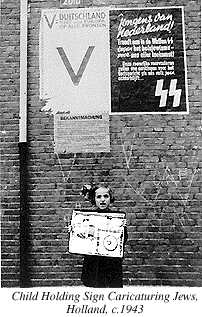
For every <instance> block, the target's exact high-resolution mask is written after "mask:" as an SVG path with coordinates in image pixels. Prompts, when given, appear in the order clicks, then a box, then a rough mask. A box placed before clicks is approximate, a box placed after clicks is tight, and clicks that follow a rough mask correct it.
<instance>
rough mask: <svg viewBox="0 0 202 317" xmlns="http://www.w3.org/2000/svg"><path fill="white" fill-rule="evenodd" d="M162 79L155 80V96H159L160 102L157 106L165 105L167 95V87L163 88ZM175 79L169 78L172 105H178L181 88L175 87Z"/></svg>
mask: <svg viewBox="0 0 202 317" xmlns="http://www.w3.org/2000/svg"><path fill="white" fill-rule="evenodd" d="M163 81H164V79H159V80H157V83H156V90H155V96H157V97H158V96H160V97H161V99H160V104H159V107H165V106H166V102H167V96H168V89H163ZM176 86H177V79H171V81H170V89H169V96H174V98H173V107H179V105H180V97H181V93H182V89H176Z"/></svg>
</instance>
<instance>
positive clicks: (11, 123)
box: [1, 0, 202, 287]
mask: <svg viewBox="0 0 202 317" xmlns="http://www.w3.org/2000/svg"><path fill="white" fill-rule="evenodd" d="M85 4H86V6H91V5H98V6H100V5H109V4H111V5H114V6H115V7H116V6H117V7H120V6H123V7H151V6H154V7H155V6H159V7H160V6H184V11H185V39H186V57H187V68H188V69H187V71H188V96H189V107H190V113H189V114H188V115H179V114H166V115H161V114H158V115H152V114H151V115H137V114H134V115H119V116H117V115H113V116H110V140H111V152H110V153H101V154H99V153H95V154H84V153H82V154H80V153H77V154H75V155H74V154H60V155H56V154H54V150H53V116H52V115H50V114H48V113H45V112H42V111H41V109H42V107H43V106H44V102H43V101H40V100H39V21H40V13H41V9H42V8H53V7H54V8H59V1H56V0H55V1H39V0H38V1H34V0H30V1H29V11H28V147H29V164H28V168H29V188H28V194H29V195H28V200H29V212H30V215H29V219H30V246H31V248H30V256H29V268H30V278H31V283H30V286H71V285H81V282H80V274H81V267H82V259H83V258H82V256H80V255H73V254H69V253H68V252H67V249H68V234H67V230H66V228H65V225H64V216H65V215H67V214H70V208H73V207H75V206H76V204H78V203H80V204H81V206H82V207H87V206H89V204H88V203H87V202H84V200H83V199H82V197H81V196H80V195H79V192H80V189H81V187H82V185H83V184H86V183H89V182H91V181H94V182H97V181H100V180H104V181H107V182H109V183H110V184H111V186H112V187H113V188H114V190H115V198H116V201H115V203H114V208H115V210H116V209H120V210H123V211H125V212H126V214H127V221H128V232H129V239H128V242H127V245H126V249H125V258H124V262H123V268H124V284H125V285H171V286H202V275H201V266H202V263H201V223H202V219H201V213H200V211H201V210H200V209H201V205H202V203H201V198H202V191H201V190H202V189H201V188H202V186H201V108H200V104H199V101H200V100H199V97H200V87H199V85H200V72H199V69H200V68H199V67H200V14H199V13H200V2H199V1H187V0H186V1H155V0H154V1H152V0H151V1H136V0H134V1H126V0H125V1H124V0H122V1H118V0H114V1H104V0H103V1H98V0H97V1H85ZM19 9H20V7H19V1H7V0H6V1H4V2H3V3H2V11H3V19H2V22H3V26H4V27H3V31H2V40H3V41H2V42H3V49H4V51H3V63H2V67H3V72H2V80H3V85H2V93H3V97H2V101H3V102H2V106H3V107H2V109H3V117H2V118H3V128H2V152H3V155H2V162H3V163H2V193H3V194H2V201H1V206H2V230H1V231H2V287H15V286H19V155H18V129H19V128H18V123H19V122H18V115H19V33H20V30H19V19H20V16H19Z"/></svg>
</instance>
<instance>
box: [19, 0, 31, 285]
mask: <svg viewBox="0 0 202 317" xmlns="http://www.w3.org/2000/svg"><path fill="white" fill-rule="evenodd" d="M27 2H28V0H21V3H20V115H19V161H20V287H28V286H29V284H30V283H29V266H28V258H29V210H28V199H27V196H28V195H27V185H28V166H27V164H28V144H27Z"/></svg>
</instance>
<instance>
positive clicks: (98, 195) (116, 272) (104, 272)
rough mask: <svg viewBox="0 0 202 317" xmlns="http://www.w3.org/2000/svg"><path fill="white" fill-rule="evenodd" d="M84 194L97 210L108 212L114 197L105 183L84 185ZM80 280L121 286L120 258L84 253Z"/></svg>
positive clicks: (89, 283) (104, 285)
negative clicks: (87, 186) (91, 185)
mask: <svg viewBox="0 0 202 317" xmlns="http://www.w3.org/2000/svg"><path fill="white" fill-rule="evenodd" d="M85 196H86V197H87V198H88V200H90V202H91V203H92V205H93V206H95V207H96V211H97V212H101V213H110V212H112V211H111V210H110V208H109V206H110V204H111V203H113V201H114V197H113V194H112V191H111V189H110V188H109V187H108V186H107V185H106V184H100V185H97V186H95V187H89V188H88V189H86V187H85ZM127 236H128V235H127V228H126V227H124V245H125V243H126V240H127ZM81 280H82V282H83V284H84V286H87V287H97V288H101V287H103V288H105V287H112V288H115V287H123V272H122V258H115V257H108V256H99V255H84V261H83V268H82V275H81Z"/></svg>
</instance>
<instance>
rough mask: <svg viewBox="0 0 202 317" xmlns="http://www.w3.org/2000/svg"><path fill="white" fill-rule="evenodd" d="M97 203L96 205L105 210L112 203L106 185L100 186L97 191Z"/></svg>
mask: <svg viewBox="0 0 202 317" xmlns="http://www.w3.org/2000/svg"><path fill="white" fill-rule="evenodd" d="M95 204H96V206H97V207H98V208H99V209H101V210H105V209H107V208H108V207H109V205H110V194H109V190H108V189H107V188H104V187H100V188H98V189H97V190H96V192H95Z"/></svg>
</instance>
